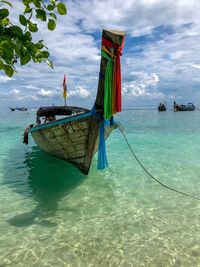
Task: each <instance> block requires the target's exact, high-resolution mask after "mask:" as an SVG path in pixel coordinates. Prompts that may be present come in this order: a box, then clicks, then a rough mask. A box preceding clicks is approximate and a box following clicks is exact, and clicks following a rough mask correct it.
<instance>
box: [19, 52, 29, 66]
mask: <svg viewBox="0 0 200 267" xmlns="http://www.w3.org/2000/svg"><path fill="white" fill-rule="evenodd" d="M30 60H31V56H30V55H29V54H26V55H24V56H21V57H20V63H21V65H26V64H27V63H28V62H29V61H30Z"/></svg>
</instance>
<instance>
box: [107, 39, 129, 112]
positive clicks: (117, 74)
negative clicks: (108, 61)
mask: <svg viewBox="0 0 200 267" xmlns="http://www.w3.org/2000/svg"><path fill="white" fill-rule="evenodd" d="M124 41H125V37H124V38H123V40H122V44H121V45H118V44H114V43H113V42H111V41H110V40H108V39H106V38H105V37H103V36H102V45H104V46H107V47H112V48H114V55H115V57H116V58H115V62H116V64H115V66H114V68H115V69H114V71H115V79H116V81H115V86H116V90H115V92H116V93H115V94H116V97H115V104H114V113H115V111H116V112H120V111H121V110H122V104H121V62H120V56H121V55H122V49H123V47H124Z"/></svg>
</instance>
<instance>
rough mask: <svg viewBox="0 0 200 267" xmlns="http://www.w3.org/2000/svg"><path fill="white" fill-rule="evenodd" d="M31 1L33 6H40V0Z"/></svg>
mask: <svg viewBox="0 0 200 267" xmlns="http://www.w3.org/2000/svg"><path fill="white" fill-rule="evenodd" d="M32 2H33V3H34V5H35V7H37V8H41V0H32Z"/></svg>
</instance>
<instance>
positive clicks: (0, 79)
mask: <svg viewBox="0 0 200 267" xmlns="http://www.w3.org/2000/svg"><path fill="white" fill-rule="evenodd" d="M10 80H12V78H9V77H7V76H5V75H0V83H6V82H8V81H10Z"/></svg>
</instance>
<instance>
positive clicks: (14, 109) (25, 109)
mask: <svg viewBox="0 0 200 267" xmlns="http://www.w3.org/2000/svg"><path fill="white" fill-rule="evenodd" d="M10 110H12V111H17V110H18V111H27V110H28V109H27V108H24V107H21V108H17V107H15V108H11V107H10Z"/></svg>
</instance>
